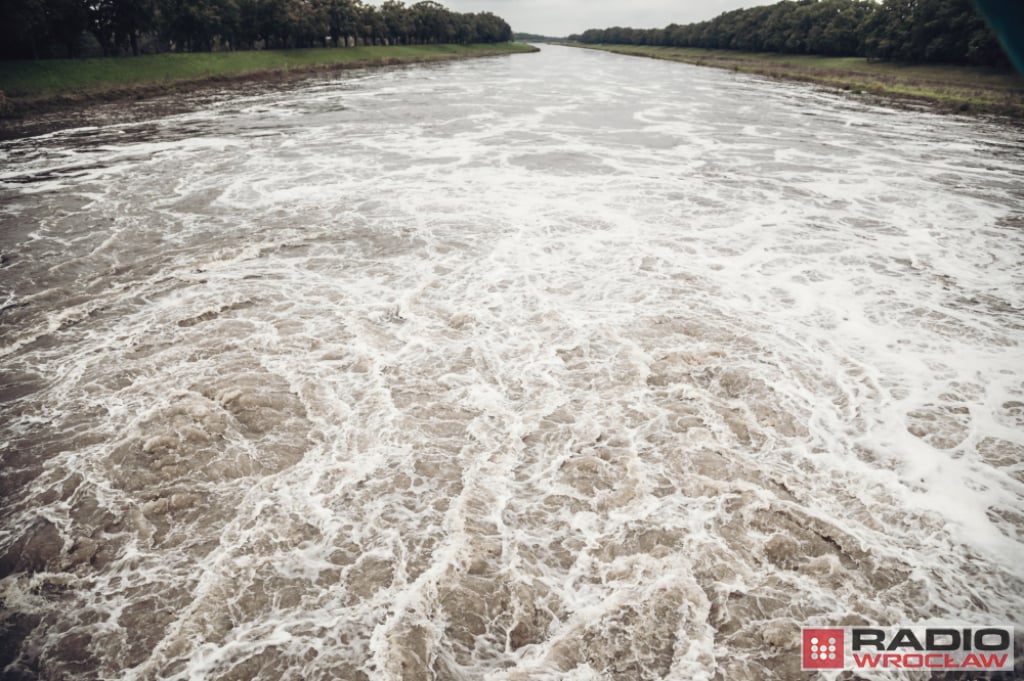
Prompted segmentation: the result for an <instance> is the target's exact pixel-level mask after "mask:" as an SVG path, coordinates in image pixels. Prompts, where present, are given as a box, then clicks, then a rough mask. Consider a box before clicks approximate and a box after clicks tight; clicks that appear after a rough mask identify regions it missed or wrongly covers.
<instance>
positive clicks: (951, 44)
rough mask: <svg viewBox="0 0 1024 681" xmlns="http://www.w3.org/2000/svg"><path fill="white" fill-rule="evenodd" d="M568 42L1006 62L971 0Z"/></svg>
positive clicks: (834, 3) (902, 2) (757, 10)
mask: <svg viewBox="0 0 1024 681" xmlns="http://www.w3.org/2000/svg"><path fill="white" fill-rule="evenodd" d="M1008 1H1012V2H1024V0H1008ZM571 38H572V39H575V40H578V41H579V42H583V43H618V44H623V45H668V46H674V47H706V48H715V49H735V50H746V51H754V52H758V51H765V52H787V53H795V54H821V55H829V56H861V57H864V56H866V57H870V58H875V59H887V60H901V61H907V62H942V63H970V64H987V65H992V66H1008V65H1009V61H1008V60H1007V58H1006V56H1005V55H1004V54H1003V53H1002V50H1001V48H1000V47H999V43H998V40H997V39H996V36H995V35H994V34H993V33H992V31H991V30H989V28H988V27H987V26H986V24H985V22H984V20H983V19H982V17H981V16H980V15H979V14H978V12H977V10H976V9H975V7H974V5H973V3H972V2H971V0H881V1H880V2H876V0H782V2H777V3H775V4H774V5H766V6H759V7H753V8H749V9H738V10H733V11H730V12H723V13H722V14H720V15H719V16H717V17H715V18H714V19H711V20H709V21H702V22H698V23H694V24H686V25H680V24H669V25H668V26H666V27H665V28H664V29H634V28H624V27H622V26H613V27H610V28H606V29H588V30H586V31H584V32H583V33H582V34H576V35H574V36H571Z"/></svg>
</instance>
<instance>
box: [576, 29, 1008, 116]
mask: <svg viewBox="0 0 1024 681" xmlns="http://www.w3.org/2000/svg"><path fill="white" fill-rule="evenodd" d="M576 46H577V47H587V48H592V49H600V50H606V51H609V52H616V53H619V54H627V55H633V56H641V57H651V58H654V59H668V60H672V61H681V62H686V63H689V64H696V65H698V66H713V67H717V68H724V69H730V70H732V71H737V72H740V73H752V74H756V75H762V76H768V77H772V78H782V79H786V80H798V81H803V82H809V83H816V84H818V85H824V86H826V87H831V88H836V89H839V90H844V91H847V92H850V93H853V94H870V95H875V96H879V97H885V98H888V99H891V100H895V101H905V102H916V103H924V104H928V105H932V106H935V107H937V108H939V109H942V110H947V111H956V112H966V111H971V112H975V113H994V114H1000V115H1005V116H1010V117H1012V118H1016V119H1019V120H1024V81H1022V80H1021V78H1020V76H1018V75H1017V74H1016V73H1013V72H1004V71H994V70H992V69H987V68H979V67H971V66H945V65H933V64H923V65H922V64H918V65H906V64H894V63H891V62H880V61H868V60H867V59H863V58H859V57H819V56H813V55H791V54H778V53H774V52H771V53H755V52H738V51H733V50H707V49H701V48H677V47H647V46H635V45H576Z"/></svg>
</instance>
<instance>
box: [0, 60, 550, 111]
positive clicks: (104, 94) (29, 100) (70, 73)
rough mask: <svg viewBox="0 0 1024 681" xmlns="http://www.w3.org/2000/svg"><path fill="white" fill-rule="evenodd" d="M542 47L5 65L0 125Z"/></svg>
mask: <svg viewBox="0 0 1024 681" xmlns="http://www.w3.org/2000/svg"><path fill="white" fill-rule="evenodd" d="M536 51H537V48H536V47H533V46H532V45H527V44H525V43H495V44H477V45H392V46H387V47H383V46H381V47H349V48H326V49H302V50H258V51H240V52H206V53H192V54H158V55H146V56H141V57H121V58H108V59H50V60H40V61H17V62H0V118H2V119H3V121H2V122H0V125H2V124H3V123H9V122H10V121H12V120H14V121H17V120H22V121H23V120H24V119H25V118H28V117H32V116H34V115H37V114H42V113H47V112H55V111H61V110H71V109H75V108H80V107H82V106H83V105H86V104H90V103H103V102H114V101H137V100H142V99H146V98H149V97H157V96H161V95H168V94H179V93H182V92H192V91H195V90H198V89H202V88H208V87H210V86H219V85H223V84H226V83H232V82H243V83H244V82H252V81H280V80H282V79H290V78H294V77H305V76H307V75H310V74H313V73H318V72H329V71H334V70H341V69H354V68H365V67H371V66H384V65H392V64H413V63H422V62H433V61H447V60H452V59H470V58H475V57H490V56H498V55H505V54H514V53H523V52H536Z"/></svg>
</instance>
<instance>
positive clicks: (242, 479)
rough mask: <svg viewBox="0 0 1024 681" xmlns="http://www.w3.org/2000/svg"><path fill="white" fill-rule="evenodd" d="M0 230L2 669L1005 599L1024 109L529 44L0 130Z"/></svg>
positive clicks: (433, 657)
mask: <svg viewBox="0 0 1024 681" xmlns="http://www.w3.org/2000/svg"><path fill="white" fill-rule="evenodd" d="M0 234H2V235H3V236H2V255H0V370H2V384H0V399H2V403H0V409H2V413H0V450H2V454H0V486H2V487H0V491H2V500H0V599H2V607H3V614H2V616H0V636H2V639H3V644H2V645H0V669H2V673H0V676H2V677H3V678H4V679H12V680H13V679H17V680H22V679H25V680H27V679H37V678H39V679H54V680H56V679H60V680H65V679H67V680H77V679H83V680H84V679H124V680H142V679H223V680H228V679H237V680H246V681H248V680H250V679H260V680H267V681H269V680H271V679H275V680H276V679H292V680H300V679H301V680H304V681H309V680H313V679H324V680H327V679H342V680H351V681H357V680H363V679H365V680H372V681H391V680H396V679H409V680H421V679H437V680H438V681H449V680H452V681H454V680H465V681H475V680H478V679H486V680H488V681H527V680H529V681H540V680H549V679H550V680H556V679H557V680H567V681H569V680H571V681H583V680H586V679H616V680H618V679H629V680H632V679H665V680H668V679H672V680H686V681H696V680H699V679H718V680H722V681H742V680H750V681H755V680H757V681H760V680H766V681H769V680H789V679H808V678H812V675H811V674H809V673H805V672H801V671H800V627H801V626H843V625H857V624H877V625H911V624H914V625H917V624H943V625H953V624H955V625H957V626H969V625H974V626H980V625H990V624H998V625H1005V624H1010V625H1012V624H1015V623H1016V624H1024V623H1022V622H1020V621H1019V618H1020V614H1021V613H1022V612H1024V544H1022V538H1024V134H1022V133H1021V131H1020V130H1019V129H1014V128H1010V127H1006V126H1003V125H1002V124H1000V123H998V122H993V121H985V120H979V119H966V118H956V117H948V116H947V117H939V116H933V115H930V114H926V113H912V112H900V111H894V110H890V109H886V108H883V107H876V106H872V105H870V104H866V103H864V102H859V101H856V100H849V99H844V98H842V97H840V96H837V95H833V94H830V93H826V92H823V91H820V90H816V89H813V88H809V87H806V86H803V85H798V84H782V83H776V82H770V81H765V80H759V79H755V78H751V77H746V76H742V75H737V74H733V73H729V72H723V71H716V70H710V69H701V68H698V67H692V66H688V65H683V64H674V63H667V62H657V61H651V60H644V59H635V58H629V57H622V56H616V55H611V54H604V53H595V52H589V51H582V50H578V51H573V50H570V49H568V48H557V47H550V48H545V49H544V51H543V52H541V53H539V54H534V55H518V56H513V57H501V58H493V59H481V60H474V61H467V62H457V63H449V64H442V65H429V66H413V67H398V68H387V69H379V70H368V71H360V72H353V73H348V74H344V75H342V76H340V77H337V78H331V79H319V80H311V81H307V82H303V83H301V84H296V85H295V86H293V87H289V88H284V89H278V90H276V91H273V92H266V91H263V92H251V93H246V92H244V91H234V92H225V93H223V95H221V96H216V97H212V98H210V100H209V101H208V102H207V103H206V105H204V106H203V107H202V108H201V109H200V110H196V111H193V112H190V113H183V114H178V115H171V116H165V117H162V118H156V119H152V120H148V121H136V122H128V123H120V124H118V123H111V124H104V125H97V126H94V127H86V128H77V129H71V130H64V131H59V132H54V133H51V134H47V135H41V136H37V137H29V138H24V139H20V140H14V141H6V142H2V143H0ZM1021 647H1024V646H1022V645H1021V641H1020V640H1018V649H1019V648H1021ZM820 678H848V676H846V677H844V676H837V675H835V674H833V675H832V676H828V675H823V676H821V677H820ZM869 678H879V679H881V678H885V679H920V678H922V676H921V674H920V673H919V672H904V671H889V672H884V673H883V672H878V673H875V675H873V676H870V677H869Z"/></svg>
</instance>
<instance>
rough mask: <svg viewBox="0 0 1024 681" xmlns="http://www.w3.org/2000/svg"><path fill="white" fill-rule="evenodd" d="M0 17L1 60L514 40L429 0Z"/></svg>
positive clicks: (490, 18)
mask: <svg viewBox="0 0 1024 681" xmlns="http://www.w3.org/2000/svg"><path fill="white" fill-rule="evenodd" d="M0 17H2V18H3V21H2V25H0V58H6V59H35V58H44V57H79V56H98V55H103V56H115V55H138V54H145V53H156V52H169V51H176V52H205V51H211V50H236V49H258V48H289V47H317V46H323V47H328V46H333V47H339V46H342V47H344V46H349V45H384V44H391V45H393V44H402V45H412V44H428V43H463V44H466V43H495V42H506V41H508V40H511V39H512V29H511V27H509V25H508V23H507V22H506V21H505V20H504V19H502V18H500V17H497V16H495V15H494V14H491V13H490V12H483V13H479V14H473V13H458V12H452V11H449V10H448V9H446V8H445V7H444V6H442V5H440V4H438V3H436V2H432V0H423V1H422V2H417V3H415V4H413V5H410V6H407V5H406V4H405V3H403V2H400V1H398V0H387V1H386V2H384V3H383V5H381V6H380V7H376V6H374V5H369V4H364V3H363V2H361V0H0Z"/></svg>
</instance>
